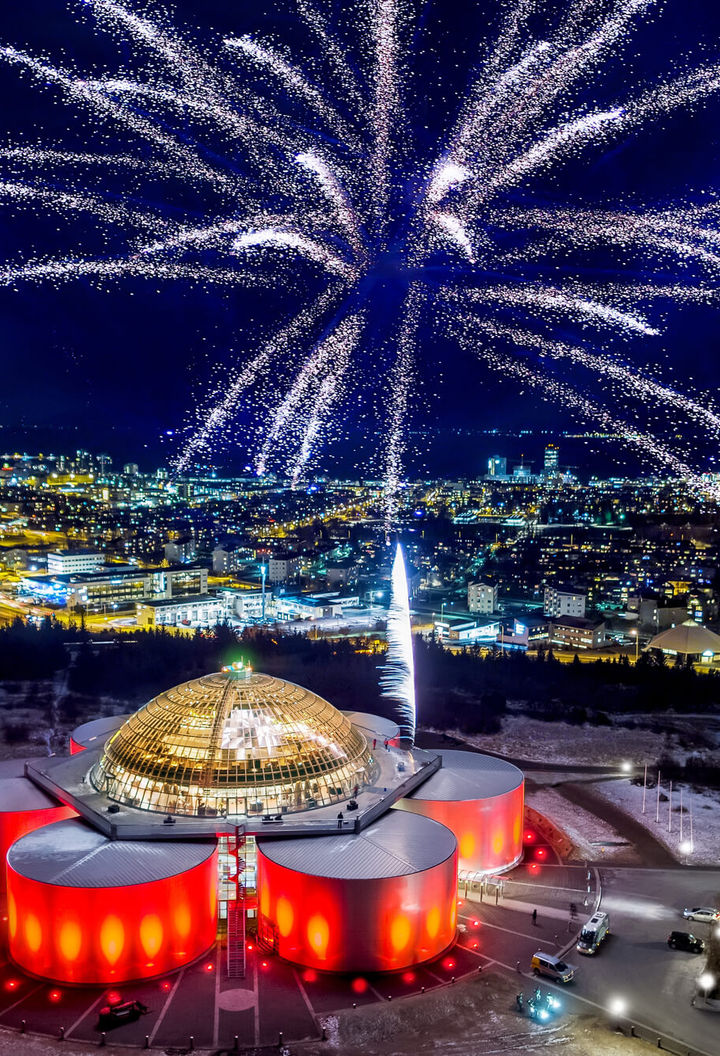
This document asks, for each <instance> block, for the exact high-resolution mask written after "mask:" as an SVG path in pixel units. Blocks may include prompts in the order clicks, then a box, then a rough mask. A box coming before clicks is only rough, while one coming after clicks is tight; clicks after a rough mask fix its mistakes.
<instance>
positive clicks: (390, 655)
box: [380, 543, 416, 744]
mask: <svg viewBox="0 0 720 1056" xmlns="http://www.w3.org/2000/svg"><path fill="white" fill-rule="evenodd" d="M387 645H388V647H387V659H386V661H385V663H384V664H383V667H382V672H381V675H380V685H381V686H382V693H383V696H384V697H388V698H389V699H390V700H394V701H395V706H396V707H397V712H398V725H399V726H400V736H401V737H402V738H403V740H406V741H409V742H410V744H414V742H415V721H416V708H415V664H414V662H413V648H412V632H411V630H410V599H409V593H408V584H407V574H406V572H405V559H404V557H403V552H402V547H401V546H400V543H398V544H397V545H396V547H395V557H394V559H393V565H392V590H391V595H390V607H389V609H388V618H387Z"/></svg>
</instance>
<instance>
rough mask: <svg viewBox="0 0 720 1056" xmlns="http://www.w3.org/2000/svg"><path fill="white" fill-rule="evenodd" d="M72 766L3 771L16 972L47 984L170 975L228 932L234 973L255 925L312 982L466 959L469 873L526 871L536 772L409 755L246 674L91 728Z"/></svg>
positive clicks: (192, 688)
mask: <svg viewBox="0 0 720 1056" xmlns="http://www.w3.org/2000/svg"><path fill="white" fill-rule="evenodd" d="M71 752H72V754H70V755H69V756H67V757H51V758H43V759H31V760H28V761H27V762H26V763H25V766H24V772H18V770H17V769H16V768H15V769H11V770H9V771H8V774H7V776H4V775H3V774H2V773H0V778H1V779H2V785H3V797H2V803H3V806H2V810H0V835H1V836H2V843H3V851H4V852H5V867H4V876H3V880H4V882H5V884H6V886H7V898H8V929H9V949H10V955H11V957H12V958H13V960H14V961H15V962H16V963H17V964H18V965H19V966H21V967H22V968H23V969H25V971H27V972H28V973H31V974H33V975H36V976H39V977H41V978H44V979H48V980H53V981H58V982H65V983H72V984H76V985H78V984H88V985H90V984H97V983H103V984H104V983H121V982H124V981H128V980H132V979H141V978H148V977H151V976H155V975H160V974H162V973H164V972H167V971H168V970H171V969H177V968H180V967H183V966H184V965H187V964H190V963H191V962H193V961H194V960H196V959H197V958H198V957H201V956H202V955H203V954H204V953H205V951H206V950H207V949H208V948H209V947H210V946H211V945H212V944H213V943H214V942H215V940H216V937H217V934H218V928H221V929H222V931H223V934H226V945H227V953H228V963H229V964H230V963H231V961H232V960H233V958H235V960H236V959H237V956H239V952H242V951H244V948H245V940H246V930H245V929H246V926H247V924H248V922H250V924H251V925H252V927H253V929H256V930H257V935H258V939H259V940H260V941H261V943H263V944H264V945H265V946H266V947H268V948H270V949H272V950H273V951H274V952H275V953H277V954H278V955H279V956H280V957H282V958H285V959H286V960H287V961H290V962H292V963H294V964H297V965H303V966H309V967H312V968H314V969H323V970H326V971H337V972H356V971H363V972H367V971H393V970H398V969H400V968H406V967H408V966H411V965H414V964H419V963H421V962H423V961H428V960H431V959H433V958H435V957H437V956H439V955H440V954H442V953H443V952H444V951H445V950H446V949H447V948H448V947H450V946H451V945H452V944H453V943H454V941H455V938H456V914H457V890H458V876H459V875H460V876H462V877H464V878H467V877H469V876H472V877H480V876H483V875H487V874H490V873H491V874H495V873H498V872H502V871H503V870H506V869H509V868H512V867H513V866H514V865H515V864H517V862H518V861H519V860H520V857H521V853H522V824H523V778H522V774H521V773H520V771H519V770H517V768H515V767H513V766H510V765H509V764H507V763H504V762H502V761H500V760H497V759H494V758H492V759H491V758H489V757H486V756H483V755H480V754H478V753H470V752H458V751H452V752H445V751H444V752H442V753H439V752H432V751H423V750H421V749H418V748H415V747H411V748H407V747H405V746H404V745H403V744H402V743H401V742H400V741H399V739H398V728H397V726H396V725H395V724H394V723H392V722H391V721H389V720H388V719H386V718H381V717H379V716H373V715H369V714H365V713H358V712H351V713H347V714H344V713H342V712H340V711H338V710H337V709H336V708H335V707H333V705H332V704H330V703H329V702H328V701H326V700H323V699H322V698H321V697H319V696H317V695H316V694H315V693H312V692H310V691H309V690H307V689H303V688H302V687H300V686H297V685H293V684H292V683H290V682H287V681H284V680H282V679H278V678H273V677H270V676H268V675H264V674H258V673H255V672H252V671H250V670H249V669H248V668H245V667H243V665H241V664H237V665H232V666H231V667H229V668H225V669H223V671H221V672H218V673H215V674H211V675H207V676H205V677H203V678H198V679H195V680H193V681H191V682H186V683H185V684H183V685H181V686H177V687H175V688H174V689H170V690H167V691H166V692H164V693H161V694H160V695H159V696H157V697H156V698H154V699H153V700H151V701H150V702H149V703H148V704H146V705H145V706H144V707H143V708H141V709H140V710H139V711H138V712H136V713H135V714H134V715H131V716H129V717H128V716H119V717H118V718H116V719H114V720H113V719H107V718H103V719H100V720H97V722H90V723H85V724H84V725H83V726H81V727H79V728H78V729H77V730H76V731H75V732H74V733H73V737H72V741H71ZM6 786H7V787H6ZM392 808H395V809H392ZM29 819H30V820H29ZM243 956H244V952H243Z"/></svg>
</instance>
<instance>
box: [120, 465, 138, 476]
mask: <svg viewBox="0 0 720 1056" xmlns="http://www.w3.org/2000/svg"><path fill="white" fill-rule="evenodd" d="M138 468H139V467H138V464H137V462H126V463H125V465H124V466H123V473H124V474H125V476H126V477H136V476H137V475H138Z"/></svg>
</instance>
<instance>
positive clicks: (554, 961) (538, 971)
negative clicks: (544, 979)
mask: <svg viewBox="0 0 720 1056" xmlns="http://www.w3.org/2000/svg"><path fill="white" fill-rule="evenodd" d="M530 967H531V968H532V970H533V974H534V975H547V976H548V978H550V979H554V980H555V981H556V982H560V983H569V982H570V980H571V979H572V978H573V976H574V975H575V969H574V968H573V967H572V965H571V964H566V963H565V961H561V960H560V958H559V957H555V956H553V954H552V953H542V952H541V951H539V952H538V953H534V954H533V958H532V961H531V962H530Z"/></svg>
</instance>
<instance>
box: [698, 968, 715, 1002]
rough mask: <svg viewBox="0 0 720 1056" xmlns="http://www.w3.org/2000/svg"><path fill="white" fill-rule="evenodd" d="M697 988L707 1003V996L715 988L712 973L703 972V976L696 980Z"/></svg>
mask: <svg viewBox="0 0 720 1056" xmlns="http://www.w3.org/2000/svg"><path fill="white" fill-rule="evenodd" d="M698 986H699V987H700V988H701V990H702V991H703V996H704V998H705V1001H706V1002H707V999H708V994H709V993H710V991H711V990H712V988H713V987H714V986H715V976H714V975H713V974H712V972H703V974H702V975H701V976H700V978H699V979H698Z"/></svg>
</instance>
